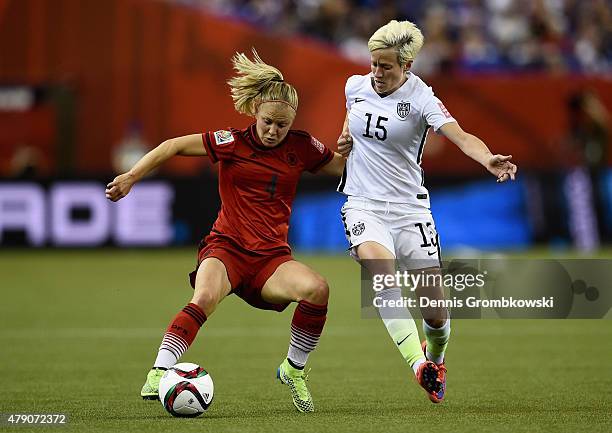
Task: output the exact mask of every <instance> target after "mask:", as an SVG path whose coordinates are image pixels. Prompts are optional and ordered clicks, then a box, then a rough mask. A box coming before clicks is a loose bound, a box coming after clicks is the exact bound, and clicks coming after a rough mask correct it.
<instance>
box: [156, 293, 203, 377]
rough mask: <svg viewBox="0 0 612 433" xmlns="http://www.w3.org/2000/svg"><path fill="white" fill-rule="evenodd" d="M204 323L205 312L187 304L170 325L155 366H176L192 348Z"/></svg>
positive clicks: (194, 305)
mask: <svg viewBox="0 0 612 433" xmlns="http://www.w3.org/2000/svg"><path fill="white" fill-rule="evenodd" d="M204 322H206V314H205V313H204V311H202V309H201V308H200V307H198V306H197V305H196V304H192V303H189V304H187V305H186V306H185V308H183V309H182V310H181V311H179V313H178V314H177V315H176V316H174V319H173V320H172V322H170V324H169V325H168V329H166V333H165V334H164V338H163V340H162V343H161V346H159V351H158V353H157V359H156V360H155V364H153V366H154V367H161V368H170V367H172V366H173V365H174V364H176V362H177V361H178V360H179V358H180V357H181V355H183V353H185V352H186V351H187V349H188V348H189V346H191V343H193V340H194V339H195V337H196V335H197V334H198V331H199V330H200V327H201V326H202V325H203V324H204Z"/></svg>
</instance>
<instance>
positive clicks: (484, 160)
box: [440, 122, 517, 182]
mask: <svg viewBox="0 0 612 433" xmlns="http://www.w3.org/2000/svg"><path fill="white" fill-rule="evenodd" d="M440 132H442V134H443V135H444V136H445V137H446V138H448V139H449V140H450V141H452V142H453V143H455V144H456V145H457V147H458V148H459V149H461V151H462V152H463V153H465V154H466V155H467V156H469V157H470V158H472V159H473V160H474V161H477V162H479V163H480V164H482V165H483V166H484V167H485V168H486V169H487V170H489V172H490V173H491V174H492V175H493V176H495V177H496V178H497V182H505V181H507V180H508V179H511V180H514V178H515V176H516V170H517V167H516V165H514V164H513V163H511V162H510V160H511V159H512V155H493V154H492V153H491V151H490V150H489V148H488V147H487V145H486V144H485V143H484V142H483V141H482V140H481V139H480V138H478V137H476V136H475V135H472V134H470V133H467V132H465V131H464V130H463V129H461V126H459V124H458V123H457V122H449V123H445V124H444V125H442V126H441V127H440Z"/></svg>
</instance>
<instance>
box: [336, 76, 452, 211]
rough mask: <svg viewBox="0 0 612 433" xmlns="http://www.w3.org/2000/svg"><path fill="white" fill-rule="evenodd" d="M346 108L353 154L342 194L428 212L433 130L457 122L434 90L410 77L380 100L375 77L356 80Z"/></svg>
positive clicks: (348, 88) (348, 91) (349, 90)
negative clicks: (426, 164) (426, 156)
mask: <svg viewBox="0 0 612 433" xmlns="http://www.w3.org/2000/svg"><path fill="white" fill-rule="evenodd" d="M345 94H346V109H347V111H348V112H349V131H350V134H351V137H352V138H353V149H352V151H351V153H350V155H349V157H348V160H347V163H346V169H345V171H344V175H343V176H342V179H341V180H340V185H339V186H338V191H339V192H341V193H344V194H346V195H350V196H357V197H365V198H369V199H372V200H381V201H387V202H393V203H406V204H409V205H413V206H414V207H415V211H418V210H419V209H421V210H423V209H429V193H428V192H427V188H425V186H424V175H423V169H422V168H421V158H422V157H423V147H424V146H425V138H426V136H427V131H428V130H429V127H433V128H434V130H435V131H436V132H437V131H438V129H439V128H440V127H441V126H442V125H444V124H446V123H449V122H454V121H455V119H453V117H452V116H451V115H450V113H449V112H448V111H447V110H446V108H445V107H444V105H443V104H442V102H441V101H440V100H439V99H438V98H436V97H435V96H434V93H433V91H432V90H431V87H429V86H427V84H425V83H424V82H423V80H421V79H420V78H419V77H417V76H416V75H414V74H413V73H411V72H408V79H407V80H406V82H405V83H404V84H403V85H402V86H401V87H400V88H399V89H397V90H396V91H395V92H393V93H391V94H390V95H387V96H384V97H381V96H380V95H378V94H377V93H376V92H375V91H374V88H373V87H372V75H371V74H368V75H353V76H352V77H350V78H349V79H348V80H347V82H346V88H345Z"/></svg>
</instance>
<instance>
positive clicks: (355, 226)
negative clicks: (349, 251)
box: [351, 221, 365, 236]
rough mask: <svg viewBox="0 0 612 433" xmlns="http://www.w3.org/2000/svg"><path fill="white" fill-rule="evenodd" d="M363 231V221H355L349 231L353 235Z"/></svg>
mask: <svg viewBox="0 0 612 433" xmlns="http://www.w3.org/2000/svg"><path fill="white" fill-rule="evenodd" d="M364 231H365V223H363V222H361V221H359V222H356V223H355V224H353V227H352V228H351V232H352V233H353V235H354V236H359V235H360V234H362V233H363V232H364Z"/></svg>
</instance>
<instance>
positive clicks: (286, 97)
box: [227, 48, 298, 116]
mask: <svg viewBox="0 0 612 433" xmlns="http://www.w3.org/2000/svg"><path fill="white" fill-rule="evenodd" d="M232 64H233V65H234V69H235V70H236V72H237V74H236V76H235V77H233V78H232V79H230V80H229V81H228V82H227V83H228V84H229V85H230V87H231V93H232V99H233V100H234V107H235V108H236V110H237V111H238V112H239V113H243V114H246V115H249V116H254V115H255V113H256V112H257V107H258V106H259V104H261V103H262V102H270V101H276V102H284V103H286V104H288V105H289V106H290V107H291V108H293V109H294V110H295V111H297V107H298V95H297V91H296V90H295V88H294V87H293V86H292V85H291V84H289V83H286V82H285V80H284V78H283V74H282V73H281V71H279V70H278V69H276V68H275V67H274V66H270V65H268V64H266V63H265V62H264V61H263V60H261V57H259V54H257V51H255V49H254V48H253V60H250V59H249V58H248V57H247V56H246V55H245V54H244V53H236V54H235V55H234V57H232Z"/></svg>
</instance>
